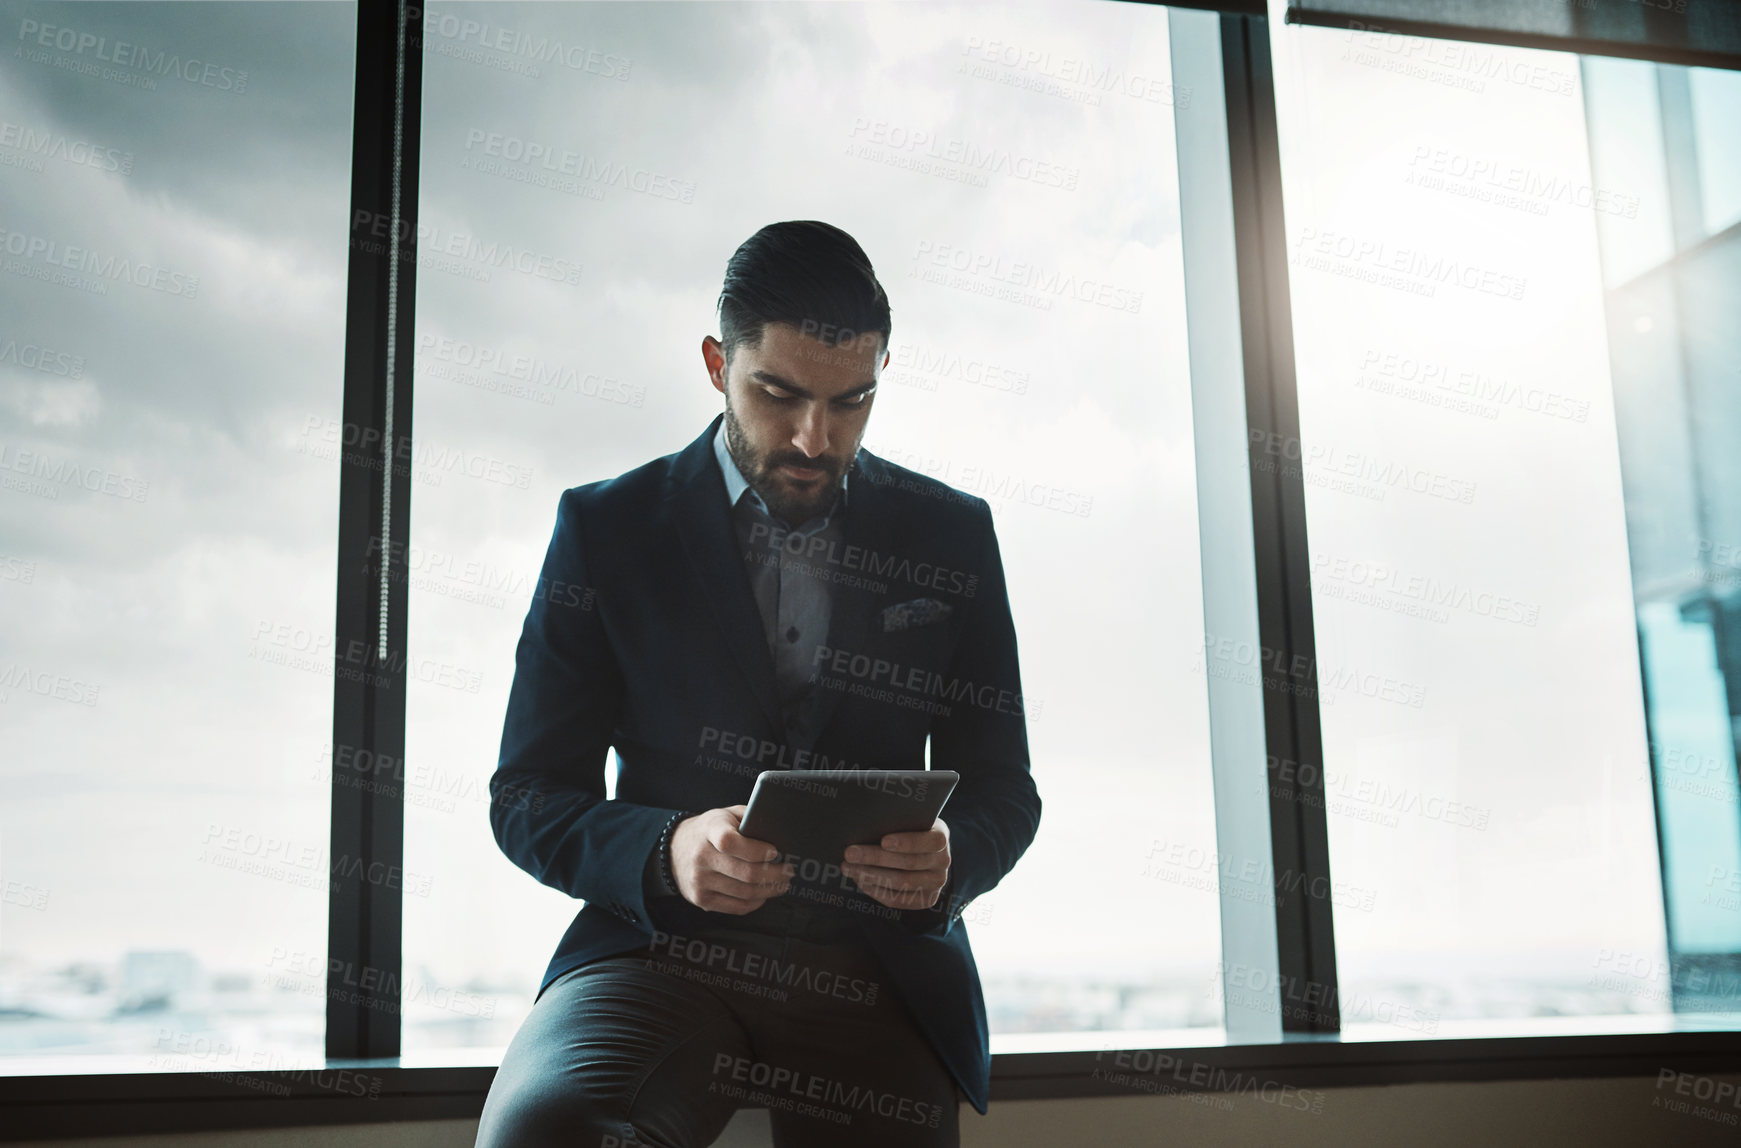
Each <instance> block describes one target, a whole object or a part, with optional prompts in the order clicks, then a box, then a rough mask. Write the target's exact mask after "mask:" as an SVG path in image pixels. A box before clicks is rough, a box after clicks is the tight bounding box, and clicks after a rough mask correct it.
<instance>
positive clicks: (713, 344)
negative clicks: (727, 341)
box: [701, 335, 725, 395]
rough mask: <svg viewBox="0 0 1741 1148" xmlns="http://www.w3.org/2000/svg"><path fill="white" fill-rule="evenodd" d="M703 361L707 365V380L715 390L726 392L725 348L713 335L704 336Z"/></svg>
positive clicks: (721, 392) (702, 344)
mask: <svg viewBox="0 0 1741 1148" xmlns="http://www.w3.org/2000/svg"><path fill="white" fill-rule="evenodd" d="M716 360H717V361H716ZM701 361H702V363H703V364H704V365H706V367H707V381H708V382H710V383H712V384H713V389H714V390H716V391H718V392H719V393H720V394H722V395H723V394H725V349H724V348H723V347H722V346H721V345H720V342H719V340H718V339H716V338H714V337H713V336H712V335H703V336H702V339H701Z"/></svg>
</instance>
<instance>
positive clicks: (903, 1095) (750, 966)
mask: <svg viewBox="0 0 1741 1148" xmlns="http://www.w3.org/2000/svg"><path fill="white" fill-rule="evenodd" d="M786 901H787V899H784V898H782V899H781V900H780V901H774V902H769V906H770V907H772V906H782V908H781V909H780V910H779V912H778V913H777V914H774V915H771V916H777V917H778V920H776V921H775V922H774V924H775V925H776V926H777V927H778V928H780V929H781V932H779V933H771V932H764V931H758V930H749V929H744V928H733V927H725V926H721V927H720V928H717V929H714V930H711V931H710V932H709V933H708V934H707V935H706V936H705V937H701V936H697V937H680V936H670V935H666V934H660V935H659V936H657V937H655V939H654V943H653V944H652V945H651V946H649V947H648V948H646V949H637V950H635V951H634V952H632V953H625V954H619V955H617V956H613V957H604V958H600V959H598V960H595V961H591V962H589V963H587V964H584V965H582V966H580V967H579V968H577V969H573V970H571V971H569V972H567V973H564V974H563V975H562V976H560V977H558V978H557V979H556V980H555V981H552V982H551V984H550V985H549V987H548V988H546V989H545V990H544V993H543V994H542V995H541V996H540V997H539V998H538V1002H537V1003H536V1004H535V1005H533V1006H532V1012H531V1014H530V1015H529V1016H528V1017H527V1018H526V1021H525V1023H524V1024H522V1025H521V1026H520V1030H519V1032H517V1033H516V1034H515V1035H514V1039H513V1042H512V1043H511V1044H509V1046H508V1050H507V1052H506V1053H504V1054H503V1057H502V1066H501V1068H500V1069H499V1070H498V1071H497V1073H496V1078H495V1081H494V1083H492V1084H491V1085H490V1094H489V1097H488V1099H487V1100H486V1101H485V1103H484V1112H483V1119H482V1121H481V1122H480V1124H479V1126H478V1139H477V1145H478V1148H544V1146H546V1145H548V1146H552V1148H554V1146H556V1145H562V1146H563V1148H569V1146H583V1148H702V1146H703V1145H708V1144H712V1143H713V1142H714V1140H715V1139H717V1138H718V1136H719V1134H720V1133H721V1132H722V1131H723V1130H724V1128H725V1126H726V1123H727V1122H728V1121H729V1120H730V1119H731V1116H732V1113H733V1112H734V1111H736V1110H737V1109H738V1108H739V1107H740V1106H743V1105H760V1106H762V1107H765V1108H767V1109H768V1115H769V1118H770V1122H771V1124H772V1126H773V1137H774V1145H775V1148H822V1146H824V1145H826V1146H829V1148H835V1146H838V1148H861V1146H870V1145H879V1146H880V1145H902V1146H914V1148H955V1146H956V1145H957V1144H959V1142H960V1141H959V1132H958V1123H957V1121H958V1116H959V1105H960V1103H961V1099H962V1095H963V1094H962V1093H961V1092H960V1090H959V1088H958V1086H957V1085H956V1083H955V1081H954V1078H953V1077H952V1076H951V1075H950V1073H949V1070H948V1069H947V1068H945V1067H944V1066H943V1063H942V1061H940V1060H939V1059H938V1058H937V1054H936V1053H935V1052H934V1051H933V1050H932V1048H931V1045H930V1043H929V1042H928V1041H927V1040H926V1038H925V1036H924V1034H923V1033H921V1032H920V1031H919V1030H918V1029H917V1027H915V1025H914V1023H913V1019H912V1017H911V1015H910V1014H909V1013H908V1012H907V1010H906V1007H905V1005H903V1004H902V1003H901V1001H900V999H899V998H898V997H897V995H896V994H895V991H894V987H893V986H892V985H891V984H889V983H888V980H887V978H886V976H885V974H884V973H883V970H882V967H881V965H879V964H878V963H877V961H876V958H875V956H874V955H873V954H871V952H870V951H869V950H868V949H865V948H863V947H862V944H863V943H862V941H858V940H857V939H856V938H852V937H850V936H848V935H843V934H840V933H839V932H838V931H837V930H836V929H835V928H833V927H831V926H829V925H828V924H827V923H826V922H825V921H819V920H817V919H816V918H815V917H814V916H813V915H812V913H811V912H810V911H809V910H808V909H806V908H802V907H792V906H790V905H788V904H786ZM723 919H727V918H723V917H722V920H723ZM731 919H733V920H735V918H731ZM760 923H761V924H762V925H763V926H766V925H767V924H768V922H767V921H762V922H760Z"/></svg>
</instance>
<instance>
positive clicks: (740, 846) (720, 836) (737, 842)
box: [707, 822, 780, 861]
mask: <svg viewBox="0 0 1741 1148" xmlns="http://www.w3.org/2000/svg"><path fill="white" fill-rule="evenodd" d="M707 839H708V840H709V841H710V842H712V843H713V847H714V848H715V849H717V850H719V851H720V852H721V853H724V854H725V855H726V856H728V857H737V858H740V859H742V860H744V861H772V860H773V859H774V858H775V857H778V856H779V855H780V851H779V850H778V849H776V848H774V847H773V846H772V845H770V844H768V843H767V842H766V841H757V840H756V839H755V838H753V837H745V836H744V835H743V834H742V833H739V832H738V831H737V828H736V827H735V826H732V825H727V824H725V823H723V822H721V823H719V824H716V825H713V826H710V827H709V828H708V833H707Z"/></svg>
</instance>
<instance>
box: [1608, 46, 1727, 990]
mask: <svg viewBox="0 0 1741 1148" xmlns="http://www.w3.org/2000/svg"><path fill="white" fill-rule="evenodd" d="M1584 74H1585V78H1586V84H1587V88H1588V91H1589V109H1590V110H1589V116H1590V152H1591V159H1592V163H1593V166H1594V169H1595V171H1596V172H1597V178H1598V179H1600V180H1604V181H1612V180H1619V179H1623V178H1625V176H1626V172H1627V170H1628V168H1627V167H1626V166H1625V164H1626V162H1627V161H1628V160H1630V159H1632V158H1633V156H1634V154H1635V153H1636V151H1637V150H1638V149H1637V148H1636V146H1634V147H1630V148H1629V147H1627V146H1626V145H1624V144H1623V143H1621V142H1619V141H1621V140H1623V139H1626V138H1628V136H1629V134H1630V133H1631V132H1633V131H1635V130H1636V119H1637V117H1636V115H1635V114H1631V113H1628V112H1626V111H1622V110H1620V109H1621V108H1622V106H1623V104H1624V102H1625V100H1626V97H1627V96H1628V95H1629V94H1630V93H1632V92H1635V91H1637V90H1638V89H1639V88H1640V87H1643V86H1645V85H1648V86H1649V87H1650V88H1651V89H1653V90H1655V91H1656V92H1658V93H1659V94H1660V97H1661V98H1660V99H1659V100H1658V101H1657V102H1656V103H1655V104H1653V105H1651V107H1652V109H1653V110H1654V111H1655V112H1656V114H1657V116H1658V120H1659V122H1658V125H1657V127H1656V130H1655V131H1654V132H1651V133H1641V134H1645V135H1646V138H1647V139H1649V140H1654V141H1660V142H1659V143H1658V146H1657V147H1656V148H1655V151H1654V155H1652V156H1650V158H1649V162H1650V164H1651V166H1652V167H1653V168H1654V169H1655V170H1656V171H1657V172H1659V173H1660V179H1661V182H1662V185H1663V187H1664V188H1665V189H1666V194H1665V195H1664V196H1663V206H1662V209H1661V213H1662V215H1663V216H1664V217H1665V221H1666V229H1667V230H1669V231H1671V233H1672V234H1674V235H1676V236H1679V237H1681V240H1682V242H1681V250H1680V251H1679V253H1678V254H1677V255H1675V256H1674V257H1673V258H1669V257H1667V256H1664V257H1662V258H1659V259H1657V260H1655V261H1653V262H1651V263H1649V264H1647V265H1645V266H1642V267H1639V268H1637V269H1636V271H1635V273H1634V274H1632V275H1631V276H1629V277H1627V278H1625V279H1621V280H1618V281H1611V282H1610V284H1609V290H1608V292H1607V306H1608V351H1609V358H1610V360H1611V362H1612V364H1613V372H1614V403H1615V410H1616V412H1617V415H1618V427H1619V432H1620V434H1619V449H1620V471H1621V477H1622V479H1623V481H1624V486H1625V498H1626V526H1627V534H1628V538H1629V541H1630V543H1631V560H1632V585H1633V596H1634V599H1635V601H1636V604H1637V611H1638V634H1639V652H1640V656H1641V659H1642V662H1643V668H1644V698H1645V716H1646V720H1647V722H1648V729H1649V732H1650V741H1649V745H1648V748H1647V752H1646V753H1644V754H1641V755H1640V756H1639V758H1638V759H1637V765H1636V767H1635V769H1636V772H1637V773H1638V774H1640V775H1641V776H1645V777H1648V778H1649V779H1650V780H1651V781H1652V783H1653V785H1654V789H1655V794H1656V816H1657V826H1658V829H1659V832H1660V834H1661V838H1662V875H1663V892H1664V904H1665V909H1666V913H1667V920H1668V959H1667V962H1666V963H1665V962H1663V961H1661V960H1660V959H1659V960H1657V961H1655V962H1654V963H1653V964H1652V965H1651V966H1650V968H1651V971H1652V972H1653V974H1654V975H1655V977H1656V979H1657V980H1658V981H1659V982H1660V981H1663V980H1665V979H1666V981H1667V983H1666V985H1665V986H1663V990H1662V992H1661V996H1662V997H1663V998H1664V999H1665V1000H1668V1001H1671V1002H1672V1004H1673V1006H1674V1009H1675V1011H1676V1012H1677V1013H1704V1014H1709V1013H1726V1014H1734V1013H1736V1012H1738V1011H1741V817H1738V816H1737V809H1741V785H1738V784H1737V775H1736V738H1737V736H1741V456H1738V455H1737V453H1736V450H1735V444H1736V443H1737V442H1741V387H1737V386H1736V379H1737V376H1736V372H1735V364H1736V363H1737V362H1738V361H1741V331H1738V330H1737V327H1736V323H1735V316H1736V315H1737V314H1741V228H1737V227H1736V226H1735V225H1734V219H1733V214H1734V209H1735V208H1736V207H1737V206H1741V200H1738V199H1737V197H1736V195H1735V186H1734V184H1735V176H1736V174H1737V171H1736V162H1737V157H1738V156H1741V146H1737V144H1736V141H1735V138H1734V132H1733V129H1732V126H1731V129H1730V130H1729V131H1728V132H1727V133H1724V132H1721V131H1718V130H1715V129H1714V125H1713V123H1712V122H1711V121H1712V117H1713V116H1714V115H1717V114H1722V112H1721V109H1722V108H1723V107H1724V106H1725V103H1724V101H1727V102H1728V104H1729V105H1732V104H1733V103H1734V97H1735V94H1736V92H1737V91H1738V90H1741V89H1737V88H1736V86H1735V83H1734V80H1735V77H1734V75H1733V73H1724V74H1722V75H1718V74H1716V73H1712V72H1710V71H1708V70H1707V69H1701V68H1680V67H1670V66H1665V65H1657V64H1649V63H1644V62H1642V61H1632V60H1594V59H1591V60H1588V61H1586V62H1585V66H1584ZM1727 122H1728V123H1730V124H1731V125H1732V124H1733V116H1732V115H1731V116H1728V117H1727ZM1713 213H1715V214H1713ZM1602 223H1603V226H1602V227H1601V228H1600V229H1599V231H1598V234H1599V237H1600V241H1601V244H1602V248H1603V251H1604V253H1606V252H1607V251H1609V250H1610V249H1623V248H1625V247H1627V246H1628V245H1629V244H1630V242H1631V240H1630V237H1629V235H1628V234H1627V232H1628V230H1629V229H1630V228H1631V227H1632V226H1633V224H1632V221H1630V220H1627V219H1624V218H1612V219H1604V220H1603V221H1602ZM1718 1023H1727V1022H1724V1021H1721V1020H1719V1022H1718Z"/></svg>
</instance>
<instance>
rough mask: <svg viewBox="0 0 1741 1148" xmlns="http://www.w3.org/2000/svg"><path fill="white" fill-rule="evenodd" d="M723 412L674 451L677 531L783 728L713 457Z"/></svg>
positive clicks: (738, 654) (758, 691) (762, 700)
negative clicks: (675, 452)
mask: <svg viewBox="0 0 1741 1148" xmlns="http://www.w3.org/2000/svg"><path fill="white" fill-rule="evenodd" d="M722 418H724V416H723V415H720V416H716V417H715V418H714V420H713V422H712V423H711V424H709V425H708V428H707V430H706V431H705V432H703V433H702V435H701V437H700V438H698V439H696V440H695V441H694V442H693V443H690V444H689V446H688V447H687V448H686V449H685V450H684V451H683V453H682V454H681V455H680V456H679V457H678V462H677V467H676V469H675V473H674V475H673V479H674V481H675V483H676V487H677V489H676V490H675V492H674V494H675V497H676V519H677V532H678V535H679V536H680V537H681V538H682V540H683V551H684V553H685V554H686V555H687V556H688V558H689V567H690V572H691V573H692V574H693V575H694V576H695V580H696V582H697V583H698V584H699V587H700V591H701V594H702V596H703V597H705V598H706V599H707V603H708V606H709V607H710V608H711V609H712V611H713V616H714V620H715V621H717V622H718V623H719V628H720V630H721V632H722V633H723V634H724V636H725V644H726V646H727V647H729V648H730V650H731V653H732V657H734V658H735V659H736V660H737V663H738V668H739V669H741V670H742V671H743V673H744V680H745V681H746V682H747V683H748V684H749V687H750V692H752V693H753V694H755V697H756V701H757V703H758V704H759V705H760V706H761V707H762V712H763V713H764V714H766V715H767V717H768V721H769V722H770V723H772V725H773V728H774V729H776V730H778V729H782V728H783V726H784V723H783V722H782V720H781V717H780V702H779V695H778V691H777V690H776V688H775V685H774V657H773V655H772V654H770V653H769V652H768V639H767V635H766V633H765V632H764V631H763V629H762V615H761V611H760V610H759V609H758V608H757V606H756V598H755V593H754V592H753V591H752V590H751V589H750V579H749V574H748V572H747V571H745V570H744V562H743V556H742V555H741V554H739V553H738V541H737V531H736V530H735V529H733V527H732V522H731V514H730V512H729V511H728V509H727V505H726V502H727V497H728V496H727V494H726V490H725V477H724V476H723V475H721V474H720V472H719V463H718V461H717V460H715V459H714V457H713V435H714V431H715V430H716V429H717V428H718V427H719V423H720V419H722Z"/></svg>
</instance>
